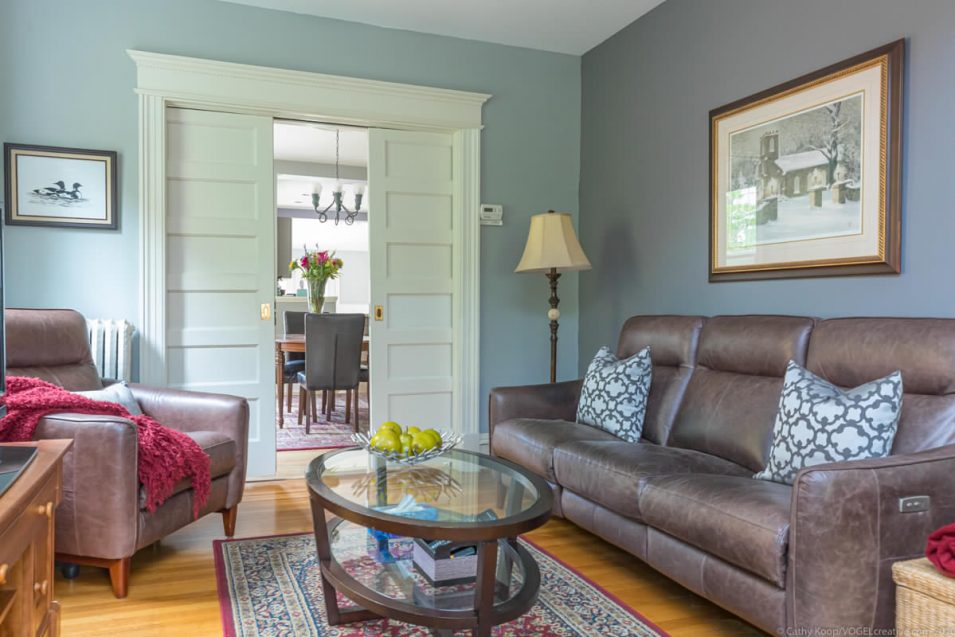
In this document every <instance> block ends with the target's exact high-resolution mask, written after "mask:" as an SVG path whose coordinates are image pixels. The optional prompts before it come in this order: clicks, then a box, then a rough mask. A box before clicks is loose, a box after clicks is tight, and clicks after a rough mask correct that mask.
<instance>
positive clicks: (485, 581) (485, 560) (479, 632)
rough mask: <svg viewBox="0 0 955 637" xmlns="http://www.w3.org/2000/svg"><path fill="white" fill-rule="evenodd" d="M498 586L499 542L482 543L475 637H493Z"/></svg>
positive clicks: (476, 595) (476, 588) (476, 597)
mask: <svg viewBox="0 0 955 637" xmlns="http://www.w3.org/2000/svg"><path fill="white" fill-rule="evenodd" d="M496 584H497V540H491V541H490V542H481V543H480V544H478V566H477V583H476V586H475V590H474V593H475V597H474V610H475V611H476V612H477V616H478V625H477V628H475V629H474V631H473V634H474V635H475V637H491V627H492V625H491V622H492V621H493V620H492V615H493V612H494V592H495V590H496V588H497V586H496Z"/></svg>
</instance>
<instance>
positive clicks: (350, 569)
mask: <svg viewBox="0 0 955 637" xmlns="http://www.w3.org/2000/svg"><path fill="white" fill-rule="evenodd" d="M418 542H420V540H419V541H418ZM330 545H331V551H332V554H333V555H334V557H335V560H336V561H337V562H338V564H339V565H340V566H341V568H342V569H343V570H344V571H345V572H347V573H348V575H350V576H351V577H352V578H354V579H355V580H356V581H357V582H358V583H359V584H362V585H363V586H365V587H367V588H368V589H370V590H372V591H375V592H376V593H379V594H381V595H384V596H385V597H389V598H391V599H394V600H396V601H399V602H406V603H409V604H413V605H415V606H416V607H419V608H433V609H439V610H451V611H455V610H462V611H464V610H473V609H474V605H475V590H476V584H475V579H474V575H475V572H476V568H477V562H476V560H477V557H476V556H473V555H472V556H470V557H459V558H458V559H457V560H452V561H453V562H456V563H457V564H460V566H459V567H457V573H456V574H457V575H463V576H464V577H460V578H458V579H457V580H454V579H450V580H448V581H447V582H439V583H435V582H434V581H433V580H432V579H431V578H430V577H429V576H428V575H427V572H426V570H427V568H428V567H427V566H426V565H425V566H421V565H420V564H419V560H421V557H420V556H421V550H422V549H421V547H420V546H416V541H415V540H414V539H412V538H407V537H390V538H385V537H382V536H380V535H379V534H376V533H375V532H374V531H372V530H370V529H367V528H365V527H363V526H360V525H357V524H353V523H351V522H344V521H343V522H342V523H341V524H339V525H337V526H336V527H335V528H334V529H333V530H332V532H331V538H330ZM524 579H525V573H524V567H523V564H522V561H521V559H520V558H519V557H518V555H517V553H516V551H515V549H514V548H513V547H511V546H510V545H508V543H507V541H505V540H500V541H499V550H498V553H497V568H496V571H495V580H496V581H495V587H494V603H495V605H497V604H501V603H503V602H506V601H508V600H510V599H511V598H513V597H515V596H516V595H518V594H519V593H520V591H521V588H522V586H523V584H524Z"/></svg>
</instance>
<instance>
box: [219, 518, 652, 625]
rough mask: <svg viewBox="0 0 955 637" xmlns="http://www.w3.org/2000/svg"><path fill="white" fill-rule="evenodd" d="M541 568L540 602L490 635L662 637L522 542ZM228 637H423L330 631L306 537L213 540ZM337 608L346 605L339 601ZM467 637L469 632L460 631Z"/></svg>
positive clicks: (311, 543)
mask: <svg viewBox="0 0 955 637" xmlns="http://www.w3.org/2000/svg"><path fill="white" fill-rule="evenodd" d="M521 541H522V542H523V543H524V546H525V547H526V548H527V549H528V550H529V551H530V552H531V554H532V555H533V556H534V559H535V560H537V564H538V565H539V566H540V570H541V587H540V597H539V599H538V601H537V604H536V605H535V606H534V607H533V608H532V609H531V610H530V611H529V612H528V613H527V614H525V615H524V616H523V617H520V618H518V619H516V620H514V621H512V622H509V623H507V624H502V625H500V626H497V627H495V629H494V632H493V635H494V637H531V636H534V637H596V636H603V635H606V636H613V637H665V636H666V633H665V632H664V631H663V630H662V629H660V628H659V627H657V626H655V625H654V624H653V623H652V622H650V621H649V620H648V619H646V618H645V617H643V616H641V615H640V614H638V613H637V612H635V611H633V610H632V609H630V608H628V607H626V606H624V605H623V604H622V603H621V602H620V601H619V600H618V599H617V598H615V597H614V596H612V595H611V594H609V593H608V592H607V591H605V590H603V589H602V588H600V587H599V586H597V585H596V584H594V583H593V582H592V581H590V580H588V579H587V578H585V577H584V576H582V575H581V574H580V573H578V572H577V571H575V570H574V569H572V568H570V567H569V566H568V565H566V564H565V563H563V562H561V561H560V560H559V559H557V558H556V557H554V556H553V555H551V554H550V553H547V552H546V551H544V550H543V549H540V548H539V547H537V546H535V545H534V544H532V543H531V542H529V541H526V540H523V539H522V540H521ZM213 547H214V550H213V552H214V554H215V563H216V580H217V584H218V589H219V604H220V607H221V610H222V625H223V633H224V635H225V637H308V636H314V637H372V636H376V637H377V636H381V637H426V636H427V635H429V634H430V633H429V632H428V630H427V629H425V628H422V627H420V626H413V625H410V624H404V623H401V622H397V621H393V620H385V619H382V620H375V621H369V622H363V623H356V624H346V625H342V626H329V625H328V623H327V621H326V615H325V602H324V599H323V597H322V586H321V582H320V576H319V568H318V563H317V559H316V555H315V539H314V537H313V536H312V535H311V534H296V535H277V536H269V537H262V538H248V539H236V540H216V541H215V542H213ZM339 605H340V606H341V607H343V608H345V607H348V606H351V605H352V604H351V602H349V601H348V600H346V599H345V598H343V597H342V596H341V595H339ZM462 634H467V633H462Z"/></svg>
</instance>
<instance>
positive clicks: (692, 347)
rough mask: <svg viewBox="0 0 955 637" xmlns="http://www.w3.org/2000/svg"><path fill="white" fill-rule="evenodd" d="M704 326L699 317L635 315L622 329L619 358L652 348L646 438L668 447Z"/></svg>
mask: <svg viewBox="0 0 955 637" xmlns="http://www.w3.org/2000/svg"><path fill="white" fill-rule="evenodd" d="M702 327H703V318H701V317H699V316H672V315H667V316H634V317H631V318H629V319H628V320H627V322H626V323H624V325H623V328H622V329H621V330H620V341H619V343H618V345H617V357H618V358H621V359H622V358H628V357H630V356H633V355H634V354H636V353H637V352H639V351H640V350H642V349H643V348H644V347H649V348H650V358H651V360H652V363H653V374H652V378H651V383H650V393H649V395H648V396H647V411H646V415H645V417H644V420H643V437H644V438H646V439H647V440H649V441H651V442H655V443H657V444H661V445H662V444H666V441H667V437H668V436H669V435H670V429H671V427H672V426H673V419H674V418H675V417H676V412H677V408H678V407H679V406H680V401H681V400H682V399H683V392H684V391H686V385H687V383H688V382H689V380H690V375H691V374H692V372H693V366H694V365H696V348H697V342H698V341H699V337H700V330H701V329H702Z"/></svg>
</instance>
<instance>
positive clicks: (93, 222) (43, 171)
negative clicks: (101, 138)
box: [3, 143, 119, 230]
mask: <svg viewBox="0 0 955 637" xmlns="http://www.w3.org/2000/svg"><path fill="white" fill-rule="evenodd" d="M117 159H118V157H117V154H116V151H113V150H88V149H83V148H61V147H58V146H36V145H32V144H11V143H5V144H4V145H3V164H4V190H3V194H4V200H5V201H6V210H5V214H4V219H5V221H6V224H7V225H8V226H45V227H59V228H91V229H100V230H116V229H117V227H118V225H119V224H118V222H119V200H118V198H117V184H118V182H117V179H116V171H117V164H118V161H117Z"/></svg>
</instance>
